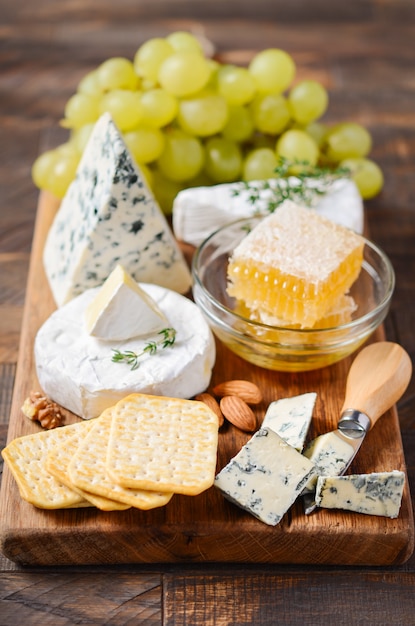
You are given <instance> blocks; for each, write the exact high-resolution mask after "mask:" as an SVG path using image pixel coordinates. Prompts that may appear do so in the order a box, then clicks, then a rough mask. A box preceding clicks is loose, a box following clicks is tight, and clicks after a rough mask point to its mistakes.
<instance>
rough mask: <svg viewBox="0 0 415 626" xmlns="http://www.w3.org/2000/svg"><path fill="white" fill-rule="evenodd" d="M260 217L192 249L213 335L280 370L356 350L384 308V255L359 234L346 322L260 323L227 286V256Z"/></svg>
mask: <svg viewBox="0 0 415 626" xmlns="http://www.w3.org/2000/svg"><path fill="white" fill-rule="evenodd" d="M260 219H262V218H261V217H260V216H258V217H251V218H245V219H242V220H238V221H236V222H232V223H230V224H227V225H226V226H224V227H222V228H220V229H219V230H217V231H216V232H214V233H213V234H211V235H210V236H209V237H208V238H207V239H206V240H205V241H204V242H203V243H202V244H201V245H200V246H199V247H198V248H197V250H196V252H195V254H194V257H193V262H192V274H193V297H194V300H195V302H196V304H197V305H198V306H199V307H200V309H201V310H202V312H203V314H204V316H205V318H206V320H207V322H208V323H209V325H210V327H211V329H212V331H213V332H214V334H215V335H216V337H217V338H218V339H219V340H220V341H222V342H223V343H224V344H225V345H226V346H227V347H228V348H229V349H230V350H232V351H233V352H234V353H236V354H238V355H239V356H240V357H242V358H243V359H245V360H246V361H248V362H250V363H253V364H255V365H259V366H260V367H264V368H266V369H271V370H277V371H284V372H300V371H306V370H314V369H318V368H321V367H325V366H326V365H331V364H332V363H336V362H337V361H340V360H341V359H343V358H345V357H346V356H348V355H350V354H352V353H353V352H355V351H356V350H357V349H358V348H359V347H360V346H361V345H362V344H363V343H364V342H365V341H366V340H367V339H368V337H369V336H370V335H371V334H372V333H373V332H374V331H375V330H376V328H378V326H379V325H380V324H381V323H382V322H383V320H384V319H385V317H386V315H387V312H388V310H389V305H390V301H391V298H392V294H393V291H394V287H395V274H394V271H393V267H392V265H391V262H390V261H389V259H388V257H387V256H386V255H385V253H384V252H383V251H382V250H381V249H380V248H378V247H377V246H376V245H375V244H374V243H372V242H371V241H369V240H368V239H366V238H365V239H364V241H365V244H364V255H363V264H362V269H361V272H360V275H359V277H358V278H357V280H356V281H355V283H354V285H353V286H352V288H351V290H350V292H349V294H350V295H351V296H352V297H353V298H354V300H355V303H356V305H357V307H356V310H355V312H354V313H353V314H352V320H351V321H349V322H348V323H345V324H342V325H339V326H334V327H332V328H322V329H316V328H313V329H298V328H288V327H281V326H269V325H267V324H262V323H260V322H256V321H252V320H251V319H249V318H247V317H245V316H244V315H243V313H241V311H240V308H239V310H238V309H237V307H238V303H237V301H236V300H235V299H234V298H232V297H230V296H229V295H228V293H227V291H226V287H227V266H228V260H229V257H230V255H231V253H232V252H233V250H234V248H235V247H236V246H237V245H238V244H239V242H240V241H241V240H242V239H243V237H245V236H246V235H247V233H248V232H249V231H250V230H252V228H254V226H255V225H256V224H257V223H258V222H259V220H260Z"/></svg>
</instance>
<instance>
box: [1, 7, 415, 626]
mask: <svg viewBox="0 0 415 626" xmlns="http://www.w3.org/2000/svg"><path fill="white" fill-rule="evenodd" d="M178 29H192V30H196V31H198V32H200V33H203V34H204V35H205V36H206V37H208V38H209V40H210V41H212V42H213V44H214V45H215V47H216V51H217V54H218V56H219V57H220V58H221V59H222V60H229V61H237V62H241V63H243V62H245V61H247V60H249V58H251V56H252V54H253V53H254V52H255V51H257V50H260V49H263V48H265V47H268V46H275V47H281V48H283V49H286V50H287V51H289V52H290V53H291V54H292V55H293V57H294V59H295V61H296V63H297V66H298V70H299V73H301V75H307V76H310V77H315V78H317V79H318V80H320V81H321V82H323V83H324V84H325V85H326V86H327V88H328V89H329V93H330V107H329V112H328V114H327V115H326V119H327V121H337V120H343V119H351V118H352V119H354V120H356V121H358V122H361V123H363V124H365V125H366V126H367V127H368V128H369V130H370V131H371V133H372V136H373V138H374V148H373V151H372V155H373V157H374V158H375V159H376V160H377V161H378V163H379V164H380V165H381V166H382V168H383V170H384V173H385V187H384V190H383V192H382V193H381V194H380V195H379V196H378V197H377V198H376V199H374V200H371V201H370V202H367V203H366V214H367V218H368V222H369V227H370V233H371V237H372V239H373V240H374V241H375V242H376V243H378V244H379V245H380V246H381V247H383V248H384V249H385V251H386V252H387V253H388V255H389V256H390V258H391V260H392V263H393V265H394V267H395V271H396V275H397V286H396V291H395V296H394V299H393V304H392V308H391V312H390V314H389V316H388V318H387V320H386V323H385V331H386V335H387V338H388V339H390V340H393V341H398V342H399V343H401V344H402V345H403V346H404V347H405V348H406V350H407V351H408V352H409V354H410V355H411V356H412V358H414V356H415V331H414V329H415V306H414V302H415V193H414V189H415V185H414V171H415V82H414V72H415V45H414V41H415V5H414V3H413V1H412V0H406V1H405V0H371V1H370V0H360V1H359V0H351V1H350V2H346V3H338V2H336V3H335V2H329V0H317V1H315V2H308V3H306V2H303V1H300V0H292V1H291V2H280V1H279V0H274V1H273V2H271V1H265V0H257V2H255V3H248V2H245V1H237V0H227V2H219V1H216V0H213V1H210V2H202V1H201V0H193V1H190V0H188V1H185V0H182V1H173V0H170V1H169V0H164V1H162V0H154V1H153V2H151V3H150V2H143V1H139V0H135V1H134V2H133V1H132V0H119V2H117V3H114V2H112V1H111V2H110V1H109V0H102V1H101V2H99V3H98V2H93V1H92V0H84V2H82V3H79V2H75V1H74V0H62V1H61V2H59V3H54V2H50V1H47V0H39V2H37V3H28V2H26V1H23V0H14V2H8V1H7V0H2V1H1V2H0V38H1V42H0V133H1V135H0V187H1V195H0V202H1V204H0V435H1V443H2V445H4V442H5V439H6V433H7V423H8V418H9V412H10V403H11V395H12V389H13V382H14V376H15V367H16V361H17V355H18V351H19V338H20V329H21V321H22V312H23V305H24V299H25V288H26V280H27V272H28V263H29V258H30V251H31V242H32V236H33V226H34V220H35V215H36V207H37V201H38V192H37V190H36V189H35V187H34V186H33V184H32V182H31V177H30V169H31V165H32V163H33V161H34V159H35V158H36V156H37V154H39V152H40V151H42V150H44V149H45V148H46V147H50V146H53V145H56V144H57V143H58V142H60V141H61V140H62V137H65V135H64V134H62V131H61V130H59V126H58V122H59V119H60V118H61V116H62V112H63V107H64V104H65V102H66V100H67V99H68V97H69V96H70V95H71V94H72V93H73V91H74V89H75V87H76V84H77V82H78V81H79V79H80V78H81V77H82V76H83V75H84V74H85V73H86V72H87V71H88V70H90V69H93V68H94V67H96V65H98V64H99V63H100V62H101V61H103V60H105V59H106V58H108V57H109V56H123V55H124V56H128V57H130V58H131V57H132V56H133V54H134V52H135V50H136V49H137V48H138V46H139V45H140V43H142V42H143V41H145V40H146V39H147V38H148V37H150V36H156V35H164V34H167V33H169V32H171V31H173V30H178ZM21 349H22V350H31V346H24V345H23V346H21ZM414 393H415V382H414V381H412V382H411V384H410V386H409V388H408V390H407V391H406V393H405V395H404V397H403V398H402V400H401V401H400V402H399V405H398V412H399V417H400V425H401V432H402V438H403V445H404V451H405V456H406V463H407V469H408V475H409V480H410V484H411V492H412V495H413V496H414V493H415V395H414ZM0 567H1V573H0V625H2V626H3V625H4V626H8V625H9V624H10V625H11V624H19V623H22V624H23V623H24V624H37V623H42V624H45V625H46V624H54V625H61V624H62V625H63V624H65V625H66V624H79V623H90V624H104V623H105V624H139V623H140V624H141V623H142V624H149V625H153V624H154V625H156V624H157V625H159V624H166V625H169V626H171V625H175V626H176V625H181V624H217V625H229V624H235V625H243V624H255V625H262V624H266V625H271V624H283V625H290V624H304V625H308V624H310V625H311V624H313V625H315V624H317V625H319V624H331V623H336V624H339V625H342V624H381V625H382V624H385V625H386V624H397V625H403V626H406V625H407V624H413V623H414V609H415V594H414V591H415V557H414V556H412V557H411V558H410V559H409V560H408V561H407V562H406V563H405V564H404V565H401V566H397V567H387V568H340V567H336V566H333V567H324V568H323V567H318V566H314V567H311V566H309V567H302V566H295V567H294V566H266V567H265V566H260V567H257V566H243V565H238V566H230V565H223V564H222V565H221V564H218V565H203V566H195V565H180V566H176V565H169V566H154V565H153V566H118V567H115V566H111V567H70V568H68V567H67V568H64V567H50V568H47V569H42V568H22V567H19V566H17V565H15V564H13V563H11V562H9V561H7V560H6V559H4V558H1V560H0Z"/></svg>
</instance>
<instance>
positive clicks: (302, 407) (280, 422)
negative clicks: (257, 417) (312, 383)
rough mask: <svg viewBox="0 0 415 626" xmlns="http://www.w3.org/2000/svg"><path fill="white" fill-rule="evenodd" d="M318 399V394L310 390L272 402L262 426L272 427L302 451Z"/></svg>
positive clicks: (291, 444)
mask: <svg viewBox="0 0 415 626" xmlns="http://www.w3.org/2000/svg"><path fill="white" fill-rule="evenodd" d="M316 399H317V394H316V393H315V392H309V393H303V394H301V395H299V396H293V397H291V398H281V399H280V400H275V401H274V402H271V404H270V405H269V406H268V408H267V411H266V413H265V417H264V420H263V422H262V427H263V428H265V427H267V428H271V430H273V431H274V432H276V433H277V435H279V436H280V437H282V439H284V441H286V442H287V443H288V444H289V445H290V446H292V447H293V448H295V449H296V450H298V451H299V452H301V451H302V449H303V447H304V442H305V439H306V436H307V432H308V429H309V427H310V423H311V419H312V417H313V411H314V406H315V403H316Z"/></svg>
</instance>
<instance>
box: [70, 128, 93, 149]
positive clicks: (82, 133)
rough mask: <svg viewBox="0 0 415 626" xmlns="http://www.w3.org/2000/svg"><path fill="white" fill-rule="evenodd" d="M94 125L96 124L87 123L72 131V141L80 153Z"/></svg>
mask: <svg viewBox="0 0 415 626" xmlns="http://www.w3.org/2000/svg"><path fill="white" fill-rule="evenodd" d="M94 126H95V124H85V125H84V126H81V128H76V129H74V130H72V131H71V143H73V145H74V146H75V148H76V149H77V150H78V152H79V153H80V154H82V152H83V151H84V149H85V146H86V144H87V143H88V139H89V138H90V136H91V133H92V131H93V129H94Z"/></svg>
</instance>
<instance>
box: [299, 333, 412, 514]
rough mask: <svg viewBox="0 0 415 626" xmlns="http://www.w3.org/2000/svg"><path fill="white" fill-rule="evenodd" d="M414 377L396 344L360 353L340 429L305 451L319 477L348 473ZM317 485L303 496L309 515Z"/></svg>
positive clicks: (383, 344)
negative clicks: (380, 420)
mask: <svg viewBox="0 0 415 626" xmlns="http://www.w3.org/2000/svg"><path fill="white" fill-rule="evenodd" d="M411 375H412V362H411V359H410V357H409V355H408V353H407V352H406V351H405V350H404V349H403V348H402V346H400V345H399V344H397V343H394V342H390V341H378V342H376V343H373V344H371V345H369V346H366V347H365V348H363V350H361V352H359V354H358V355H357V356H356V358H355V359H354V361H353V363H352V365H351V367H350V370H349V373H348V376H347V381H346V393H345V399H344V403H343V407H342V409H341V411H340V419H339V422H338V425H337V429H336V430H334V431H331V432H328V433H324V434H323V435H320V436H319V437H316V439H314V440H313V441H312V442H311V443H310V444H309V445H308V446H307V447H306V449H305V450H304V452H303V454H304V455H305V456H307V457H308V458H309V459H310V460H311V461H313V462H314V463H315V465H316V468H317V474H318V475H320V476H340V475H342V474H344V473H345V472H346V470H347V469H348V467H349V466H350V464H351V462H352V461H353V459H354V458H355V456H356V454H357V452H358V451H359V449H360V446H361V445H362V443H363V441H364V439H365V436H366V434H367V433H368V432H369V430H370V429H371V428H373V426H374V425H375V424H376V422H377V421H378V419H379V418H380V417H381V416H382V415H384V414H385V413H386V411H387V410H388V409H390V408H391V407H392V406H393V405H394V404H395V403H396V402H397V401H398V400H399V398H400V397H401V396H402V394H403V393H404V392H405V390H406V388H407V386H408V384H409V381H410V379H411ZM316 482H317V477H315V478H314V479H313V480H312V482H310V483H308V484H307V485H306V487H305V488H304V490H303V492H302V494H301V495H302V497H303V507H304V512H305V513H306V514H307V515H309V514H310V513H312V512H313V511H314V510H315V509H316V507H317V505H316V503H315V487H316Z"/></svg>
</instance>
